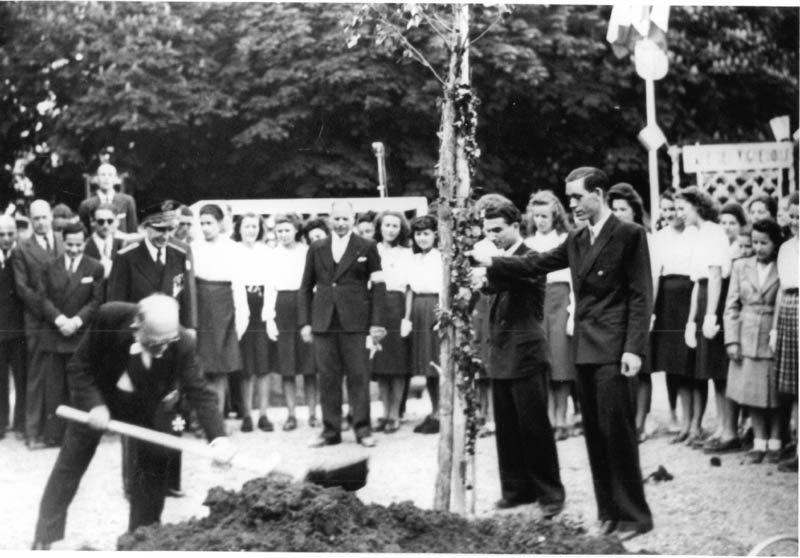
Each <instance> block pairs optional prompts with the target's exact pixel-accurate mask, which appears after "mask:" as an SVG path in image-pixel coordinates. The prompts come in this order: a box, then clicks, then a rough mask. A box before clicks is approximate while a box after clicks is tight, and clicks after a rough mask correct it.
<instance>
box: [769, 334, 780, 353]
mask: <svg viewBox="0 0 800 558" xmlns="http://www.w3.org/2000/svg"><path fill="white" fill-rule="evenodd" d="M769 350H770V351H772V352H773V353H775V352H776V351H777V350H778V330H777V329H771V330H769Z"/></svg>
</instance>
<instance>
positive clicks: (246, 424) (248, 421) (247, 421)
mask: <svg viewBox="0 0 800 558" xmlns="http://www.w3.org/2000/svg"><path fill="white" fill-rule="evenodd" d="M241 431H242V432H252V431H253V419H252V417H244V418H243V419H242V428H241Z"/></svg>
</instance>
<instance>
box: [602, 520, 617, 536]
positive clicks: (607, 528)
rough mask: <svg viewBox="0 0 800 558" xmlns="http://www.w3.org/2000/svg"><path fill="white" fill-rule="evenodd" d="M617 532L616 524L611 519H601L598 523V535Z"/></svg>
mask: <svg viewBox="0 0 800 558" xmlns="http://www.w3.org/2000/svg"><path fill="white" fill-rule="evenodd" d="M616 530H617V522H616V521H615V520H613V519H603V520H601V521H600V534H601V535H610V534H611V533H613V532H614V531H616Z"/></svg>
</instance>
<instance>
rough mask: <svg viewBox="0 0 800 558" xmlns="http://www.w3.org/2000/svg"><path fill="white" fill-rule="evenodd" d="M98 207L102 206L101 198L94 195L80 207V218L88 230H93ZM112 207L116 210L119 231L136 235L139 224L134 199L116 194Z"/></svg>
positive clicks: (112, 200) (126, 195)
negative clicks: (95, 212) (95, 211)
mask: <svg viewBox="0 0 800 558" xmlns="http://www.w3.org/2000/svg"><path fill="white" fill-rule="evenodd" d="M98 205H100V197H99V196H98V195H97V194H93V195H91V196H89V197H88V198H86V199H85V200H83V201H82V202H81V204H80V205H79V206H78V216H80V218H81V221H83V224H84V226H85V227H86V230H92V214H93V213H94V210H95V209H97V206H98ZM111 207H113V208H114V214H115V215H116V217H117V222H118V223H119V225H118V230H120V231H122V232H126V233H135V232H136V229H137V228H138V226H139V223H138V222H137V220H136V202H135V201H133V198H132V197H131V196H129V195H128V194H122V193H119V192H115V193H114V197H113V198H111Z"/></svg>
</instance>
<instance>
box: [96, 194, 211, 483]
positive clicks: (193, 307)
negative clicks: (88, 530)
mask: <svg viewBox="0 0 800 558" xmlns="http://www.w3.org/2000/svg"><path fill="white" fill-rule="evenodd" d="M177 208H178V204H177V203H176V202H175V201H173V200H166V201H163V202H161V203H158V204H156V205H152V206H149V207H147V208H145V209H144V211H143V212H142V214H141V221H142V226H143V228H144V239H143V240H142V241H141V242H137V243H134V244H130V245H128V246H126V247H125V248H123V249H122V250H120V251H119V252H118V253H117V258H116V260H114V266H113V267H112V268H111V275H110V276H109V278H108V291H107V293H108V294H107V297H106V299H107V300H108V301H109V302H110V301H114V300H119V301H123V302H139V301H140V300H142V299H143V298H145V297H147V296H150V295H151V294H153V293H158V292H160V293H163V294H165V295H168V296H171V297H173V298H175V300H177V301H178V305H179V308H180V321H181V325H182V326H183V327H184V328H186V329H188V330H190V335H192V334H194V330H195V329H196V328H197V300H196V296H195V293H196V292H197V291H196V289H195V286H194V285H193V284H191V283H193V282H194V273H193V271H192V265H191V259H190V257H189V256H188V254H187V252H186V250H185V249H184V248H181V247H179V246H178V245H176V244H175V243H174V242H171V241H170V238H171V236H172V233H174V232H175V229H176V228H177V221H178V214H177ZM124 453H126V450H125V444H124V443H123V454H124ZM173 462H174V463H175V465H174V467H175V469H174V470H173V471H172V472H171V473H170V476H171V479H172V480H171V482H170V485H171V486H170V489H171V490H172V491H173V492H175V493H179V492H180V459H179V454H178V456H176V458H175V459H174V461H173ZM122 463H123V473H122V474H123V482H124V483H125V486H126V492H127V487H128V485H129V482H128V480H129V479H128V475H127V473H128V467H127V464H128V463H129V461H128V459H125V458H123V461H122Z"/></svg>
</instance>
